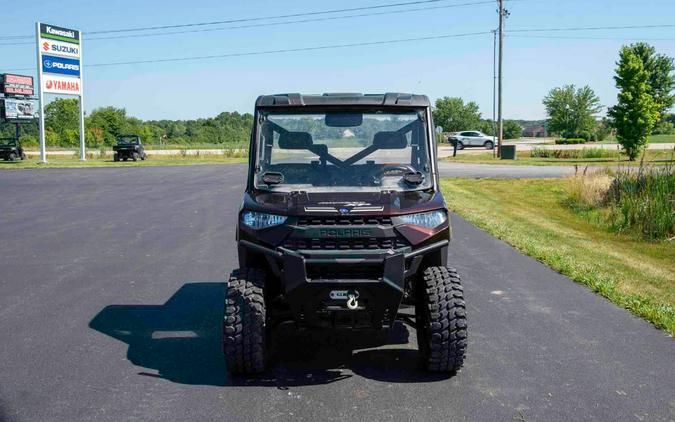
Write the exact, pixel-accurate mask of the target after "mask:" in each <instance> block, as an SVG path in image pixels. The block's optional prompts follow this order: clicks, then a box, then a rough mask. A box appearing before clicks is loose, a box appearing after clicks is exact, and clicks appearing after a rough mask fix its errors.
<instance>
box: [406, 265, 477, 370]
mask: <svg viewBox="0 0 675 422" xmlns="http://www.w3.org/2000/svg"><path fill="white" fill-rule="evenodd" d="M418 292H419V297H418V300H417V306H416V307H415V319H416V323H417V343H418V344H419V350H420V357H421V359H422V364H423V365H424V367H425V368H426V369H427V370H429V371H435V372H456V371H457V370H459V368H461V367H462V365H463V364H464V355H465V353H466V344H467V331H466V309H465V304H464V292H463V289H462V284H461V282H460V279H459V276H458V275H457V271H455V270H454V269H453V268H446V267H429V268H427V269H426V270H424V273H423V274H422V279H421V285H420V286H419V290H418Z"/></svg>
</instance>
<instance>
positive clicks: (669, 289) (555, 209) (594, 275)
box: [442, 179, 675, 336]
mask: <svg viewBox="0 0 675 422" xmlns="http://www.w3.org/2000/svg"><path fill="white" fill-rule="evenodd" d="M569 183H570V181H569V180H564V179H562V180H561V179H558V180H494V179H481V180H472V179H453V180H443V181H442V187H443V190H444V193H445V195H446V199H447V200H448V206H449V207H450V209H452V210H453V211H455V212H457V213H458V214H460V215H461V216H462V217H464V218H466V219H467V220H469V221H471V222H472V223H474V224H476V225H477V226H478V227H480V228H482V229H484V230H486V231H487V232H489V233H491V234H492V235H494V236H496V237H498V238H500V239H502V240H504V241H506V242H507V243H509V244H511V245H513V246H514V247H516V248H517V249H519V250H520V251H522V252H524V253H526V254H527V255H530V256H532V257H534V258H535V259H537V260H539V261H541V262H543V263H545V264H547V265H548V266H550V267H551V268H553V269H555V270H556V271H559V272H560V273H562V274H564V275H566V276H568V277H570V278H571V279H572V280H574V281H576V282H578V283H581V284H584V285H586V286H588V287H589V288H591V289H593V290H594V291H596V292H598V293H599V294H601V295H602V296H604V297H606V298H607V299H609V300H611V301H612V302H614V303H616V304H617V305H619V306H622V307H624V308H626V309H628V310H630V311H631V312H633V313H634V314H635V315H638V316H640V317H642V318H644V319H646V320H648V321H650V322H652V323H653V324H654V325H655V326H657V327H659V328H663V329H664V330H666V331H667V332H668V333H669V334H670V335H671V336H675V244H674V243H673V241H672V240H670V241H668V240H661V241H647V240H643V239H642V238H640V237H639V236H636V235H635V234H630V233H617V232H616V231H614V230H611V229H610V228H609V227H608V226H607V225H606V224H605V223H604V220H603V219H602V218H601V216H599V215H597V214H594V213H592V212H588V211H584V210H579V209H576V208H575V207H572V206H570V205H569V185H568V184H569Z"/></svg>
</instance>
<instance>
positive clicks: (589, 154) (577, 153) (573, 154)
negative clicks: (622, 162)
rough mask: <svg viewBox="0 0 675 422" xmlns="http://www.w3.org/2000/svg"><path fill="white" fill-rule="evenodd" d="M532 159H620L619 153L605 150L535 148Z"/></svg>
mask: <svg viewBox="0 0 675 422" xmlns="http://www.w3.org/2000/svg"><path fill="white" fill-rule="evenodd" d="M530 157H537V158H559V159H570V158H619V154H618V152H617V151H614V150H611V149H604V148H582V149H549V148H533V149H532V150H531V151H530Z"/></svg>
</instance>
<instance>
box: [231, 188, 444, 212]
mask: <svg viewBox="0 0 675 422" xmlns="http://www.w3.org/2000/svg"><path fill="white" fill-rule="evenodd" d="M243 205H244V208H246V209H248V210H252V211H260V212H269V213H275V214H281V215H291V216H293V215H317V216H318V215H323V216H329V215H398V214H410V213H415V212H424V211H430V210H434V209H439V208H445V202H444V201H443V197H442V195H441V194H440V193H438V192H434V191H433V190H426V191H407V192H390V191H385V192H315V193H307V192H292V193H285V192H278V193H277V192H263V191H259V192H253V193H247V194H246V195H245V197H244V204H243Z"/></svg>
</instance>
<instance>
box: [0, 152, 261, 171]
mask: <svg viewBox="0 0 675 422" xmlns="http://www.w3.org/2000/svg"><path fill="white" fill-rule="evenodd" d="M247 162H248V158H246V157H232V156H228V155H226V154H202V155H182V154H180V155H150V156H148V159H147V160H144V161H141V160H139V161H131V160H129V161H119V162H115V161H113V159H112V157H111V156H106V157H99V156H90V157H88V158H87V159H86V160H85V161H80V159H79V157H78V156H76V155H75V154H73V155H51V156H50V155H49V154H47V163H46V164H43V163H41V162H40V160H39V158H38V157H35V156H29V157H28V159H27V160H23V161H22V160H18V161H2V160H0V170H3V169H4V170H19V169H37V168H81V167H148V166H150V167H152V166H188V165H200V164H236V163H247Z"/></svg>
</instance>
